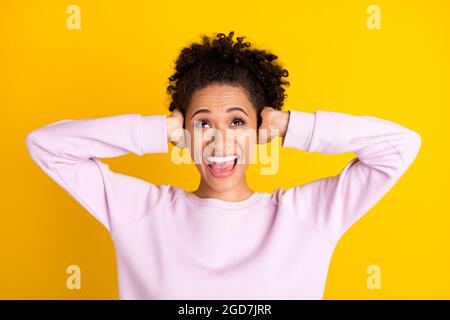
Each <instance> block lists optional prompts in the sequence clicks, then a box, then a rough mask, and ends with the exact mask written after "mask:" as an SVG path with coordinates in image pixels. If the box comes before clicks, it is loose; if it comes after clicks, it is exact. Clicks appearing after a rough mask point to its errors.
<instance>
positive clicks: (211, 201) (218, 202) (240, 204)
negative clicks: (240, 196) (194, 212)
mask: <svg viewBox="0 0 450 320" xmlns="http://www.w3.org/2000/svg"><path fill="white" fill-rule="evenodd" d="M186 196H187V197H188V198H189V199H190V200H191V201H192V202H194V203H195V204H197V205H199V206H214V207H220V208H225V209H241V208H245V207H248V206H251V205H252V204H254V203H255V202H256V201H258V200H259V199H260V198H261V196H262V193H261V192H253V194H252V195H251V196H250V197H248V198H247V199H244V200H240V201H226V200H222V199H217V198H200V197H199V196H197V195H196V194H195V193H193V192H186Z"/></svg>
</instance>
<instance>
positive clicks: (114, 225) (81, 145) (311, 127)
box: [26, 110, 421, 299]
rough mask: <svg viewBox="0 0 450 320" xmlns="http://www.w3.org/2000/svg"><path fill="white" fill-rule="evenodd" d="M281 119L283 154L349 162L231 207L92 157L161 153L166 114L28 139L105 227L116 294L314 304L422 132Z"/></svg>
mask: <svg viewBox="0 0 450 320" xmlns="http://www.w3.org/2000/svg"><path fill="white" fill-rule="evenodd" d="M289 112H290V120H289V124H288V129H287V133H286V136H285V137H284V139H283V140H282V146H283V147H286V148H295V149H298V150H304V151H306V152H320V153H326V154H337V153H344V152H354V153H355V154H356V155H357V157H355V158H354V159H353V160H351V161H350V162H349V163H347V165H346V166H345V167H344V168H343V169H342V171H341V172H340V173H339V174H337V175H335V176H330V177H325V178H321V179H318V180H315V181H311V182H309V183H306V184H303V185H298V186H294V187H292V188H288V189H283V188H277V189H276V190H274V191H273V193H266V192H255V193H253V195H252V196H250V197H249V198H247V199H245V200H242V201H237V202H229V201H225V200H220V199H215V198H200V197H198V196H196V195H195V194H194V193H192V192H187V191H185V190H184V189H182V188H179V187H174V186H170V185H166V184H162V185H154V184H152V183H150V182H148V181H144V180H141V179H138V178H136V177H132V176H128V175H124V174H121V173H118V172H114V171H112V170H111V169H110V168H109V166H108V165H107V164H105V163H104V162H102V161H101V160H100V158H103V157H106V158H110V157H117V156H120V155H124V154H126V153H129V152H132V153H134V154H137V155H139V156H142V155H143V154H146V153H168V142H167V132H166V116H165V115H147V116H143V115H140V114H122V115H116V116H109V117H103V118H86V119H79V120H62V121H58V122H55V123H52V124H49V125H46V126H44V127H41V128H39V129H36V130H34V131H32V132H30V133H29V134H28V135H27V138H26V142H27V147H28V151H29V153H30V155H31V157H32V159H33V160H34V161H35V162H36V163H37V164H38V165H39V167H40V168H41V169H42V170H43V171H44V172H45V173H46V174H47V175H48V176H50V178H52V179H53V180H54V181H55V182H56V183H58V184H59V185H60V186H61V187H62V188H64V189H65V190H66V191H67V192H68V193H69V194H70V195H71V196H72V197H73V198H75V200H77V201H78V202H79V203H80V204H81V205H82V206H83V207H84V208H85V209H86V210H87V211H89V212H90V213H91V214H92V215H93V216H94V217H95V218H96V219H98V220H99V221H100V222H101V223H102V224H103V225H104V226H105V227H106V228H107V229H108V231H109V233H110V235H111V238H112V240H113V242H114V246H115V250H116V255H117V268H118V278H119V297H120V299H322V298H323V292H324V287H325V282H326V278H327V273H328V267H329V263H330V259H331V257H332V254H333V250H334V248H335V246H336V244H337V242H338V241H339V239H340V237H341V236H342V235H343V234H344V232H345V231H346V230H348V229H349V228H350V226H352V224H354V223H355V222H356V221H357V220H358V219H360V218H361V216H363V215H364V214H365V213H366V212H368V210H370V208H371V207H372V206H374V204H375V203H376V202H377V201H379V200H380V199H381V198H382V197H383V195H385V194H386V193H387V191H388V190H389V189H390V188H391V187H392V186H393V185H394V184H395V182H396V181H397V180H398V179H399V178H400V177H401V176H402V174H403V173H404V172H405V170H406V169H407V168H408V167H409V166H410V164H411V163H412V162H413V161H414V159H415V158H416V156H417V154H418V151H419V149H420V146H421V137H420V135H419V134H418V133H417V132H415V131H413V130H411V129H408V128H406V127H403V126H401V125H399V124H396V123H393V122H390V121H386V120H382V119H379V118H375V117H369V116H355V115H350V114H345V113H339V112H332V111H320V110H318V111H315V112H301V111H294V110H290V111H289ZM49 201H50V199H49Z"/></svg>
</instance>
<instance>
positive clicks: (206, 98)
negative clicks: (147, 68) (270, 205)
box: [167, 84, 289, 201]
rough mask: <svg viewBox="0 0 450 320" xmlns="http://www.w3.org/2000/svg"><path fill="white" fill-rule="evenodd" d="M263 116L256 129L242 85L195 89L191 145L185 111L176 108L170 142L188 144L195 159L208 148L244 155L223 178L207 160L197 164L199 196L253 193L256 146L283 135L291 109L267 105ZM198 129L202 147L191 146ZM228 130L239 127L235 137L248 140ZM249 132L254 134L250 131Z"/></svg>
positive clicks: (235, 196) (232, 198)
mask: <svg viewBox="0 0 450 320" xmlns="http://www.w3.org/2000/svg"><path fill="white" fill-rule="evenodd" d="M261 118H262V123H261V126H260V127H259V128H257V113H256V110H255V108H254V107H253V105H252V103H251V102H250V100H249V99H248V96H247V94H246V92H245V90H244V89H243V88H242V87H238V86H231V85H226V84H211V85H209V86H207V87H205V88H203V89H200V90H197V91H196V92H194V94H193V96H192V99H191V103H190V105H189V107H188V108H187V111H186V124H185V129H186V130H187V131H188V132H189V136H188V139H190V143H189V144H186V142H184V143H183V141H186V140H183V139H184V138H186V136H185V135H184V134H182V129H183V123H184V117H183V114H182V113H181V112H180V111H179V110H174V111H173V112H172V114H171V115H170V116H168V117H167V136H168V141H169V142H170V143H172V144H173V145H176V146H179V147H189V149H190V152H191V156H192V158H193V159H195V158H194V154H195V153H196V152H197V154H198V155H200V157H201V154H202V152H204V151H205V148H207V147H208V148H211V150H214V151H213V152H215V155H228V154H230V152H232V153H233V154H238V155H239V156H240V157H241V160H240V162H239V163H238V164H237V166H238V167H237V168H236V171H235V172H234V173H233V174H232V175H231V176H229V177H224V178H217V177H214V176H212V175H211V173H210V172H209V170H208V168H207V164H206V163H205V162H204V161H202V162H201V163H196V167H197V169H198V170H199V172H200V175H201V181H200V184H199V186H198V188H197V190H195V191H194V193H195V194H196V195H197V196H199V197H201V198H216V199H221V200H225V201H241V200H245V199H247V198H249V197H250V196H251V195H252V194H253V193H254V191H253V190H251V189H250V188H249V186H248V183H247V180H246V177H245V172H246V170H247V168H248V165H249V163H250V162H251V159H252V156H253V151H254V148H255V145H256V144H257V143H259V144H264V143H268V142H270V141H271V140H272V139H274V138H276V137H277V136H281V137H284V136H285V134H286V130H287V126H288V123H289V112H287V111H280V110H276V109H273V108H271V107H265V108H264V109H263V110H262V111H261ZM196 126H197V127H196ZM195 128H197V130H200V131H201V132H202V134H203V135H202V139H201V148H197V149H196V148H193V147H190V146H194V145H195V144H194V129H195ZM211 128H213V129H215V130H220V132H222V134H223V135H222V137H223V139H221V141H217V140H216V139H212V138H211V135H208V132H210V131H212V130H208V129H211ZM239 129H242V130H239ZM257 129H258V130H257ZM271 129H272V130H271ZM273 129H275V130H273ZM226 130H238V131H235V133H236V136H237V135H241V137H243V136H242V135H245V138H246V139H245V143H243V142H242V141H241V142H239V141H238V139H233V138H226V137H227V136H228V137H229V135H226ZM200 131H197V132H200ZM241 131H242V133H241ZM250 132H253V133H254V135H251V134H249V133H250Z"/></svg>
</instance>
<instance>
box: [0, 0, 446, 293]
mask: <svg viewBox="0 0 450 320" xmlns="http://www.w3.org/2000/svg"><path fill="white" fill-rule="evenodd" d="M449 3H450V2H448V1H411V0H407V1H406V0H405V1H376V2H373V1H356V0H355V1H308V2H306V1H266V0H258V1H242V0H239V1H234V0H232V1H221V2H217V3H216V2H212V1H194V0H192V1H106V0H102V1H82V0H76V1H75V0H74V1H31V0H30V1H13V0H10V1H5V0H3V1H1V2H0V32H1V33H0V106H1V108H0V110H1V126H0V130H1V137H2V139H1V141H2V146H1V148H2V157H1V158H0V161H1V163H0V166H1V168H3V169H2V173H1V177H2V179H1V182H2V183H1V184H0V187H1V193H0V194H1V198H2V200H1V202H0V205H1V209H0V210H1V221H0V225H1V232H0V298H3V299H12V298H22V299H31V298H38V299H46V298H54V299H90V298H99V299H116V298H117V297H118V293H117V280H116V277H117V270H116V264H115V256H114V248H113V244H112V241H111V239H110V237H109V234H108V233H107V231H106V229H104V228H103V227H102V226H101V225H100V224H99V223H98V222H97V221H96V220H95V219H94V218H93V217H92V216H91V215H90V214H89V213H88V212H87V211H85V210H84V209H83V208H82V207H81V205H79V204H78V203H77V202H76V201H75V200H73V199H72V198H71V197H70V196H69V195H68V194H66V193H65V191H64V190H63V189H62V188H60V187H59V186H58V185H57V184H56V183H55V182H53V181H52V180H50V178H49V177H48V176H46V175H45V174H44V173H43V172H42V171H41V170H40V169H39V168H38V167H37V165H36V164H35V163H34V162H32V160H31V158H30V157H29V156H28V154H27V150H26V147H25V136H26V134H27V133H28V132H29V131H31V130H32V129H35V128H37V127H40V126H43V125H44V124H48V123H50V122H54V121H58V120H62V119H75V118H80V117H100V116H107V115H113V114H122V113H135V112H137V113H141V114H148V115H150V114H162V113H164V114H169V112H168V109H167V108H168V102H169V99H168V96H167V95H166V86H167V84H168V80H167V78H168V77H169V76H170V74H171V73H172V71H173V63H174V60H175V58H176V57H177V55H178V53H179V51H180V49H181V48H182V47H183V46H185V45H187V44H188V43H189V42H191V41H198V40H199V39H200V37H199V35H200V34H202V33H206V34H211V33H212V32H223V33H228V31H230V30H234V31H235V32H236V35H238V36H241V35H244V36H246V40H247V41H250V42H252V43H253V44H254V45H256V46H259V47H263V48H266V49H268V50H272V51H273V52H274V53H275V54H277V55H278V56H279V59H280V61H281V62H282V63H283V64H284V66H285V67H286V68H287V69H288V70H289V72H290V76H289V80H290V81H291V87H290V88H288V91H287V93H288V95H289V97H288V99H287V101H286V104H285V110H288V109H296V110H304V111H314V110H317V109H322V110H331V111H339V112H347V113H352V114H356V115H370V116H376V117H380V118H384V119H388V120H391V121H395V122H398V123H400V124H402V125H404V126H406V127H410V128H412V129H414V130H416V131H418V132H419V133H420V134H421V136H422V139H423V145H422V149H421V151H420V153H419V155H418V157H417V159H416V161H415V162H414V163H413V164H412V166H411V167H410V168H409V170H408V171H407V172H406V173H405V175H404V176H403V177H402V178H401V179H400V181H399V182H398V183H397V184H396V185H395V186H394V188H393V189H391V190H390V191H389V193H388V194H387V195H386V196H385V197H384V198H383V199H382V200H381V201H380V202H379V203H378V204H377V205H376V206H375V207H374V208H373V209H372V210H371V211H370V212H369V213H368V214H367V215H366V216H365V217H363V218H362V219H361V220H360V221H359V222H357V223H356V224H355V225H354V226H353V228H351V230H349V231H348V232H347V233H346V234H345V236H344V237H343V238H342V239H341V241H340V243H339V245H338V247H337V249H336V251H335V253H334V256H333V260H332V263H331V266H330V271H329V275H328V281H327V285H326V290H325V296H324V298H325V299H347V298H356V299H393V298H413V299H417V298H425V299H430V298H438V299H449V298H450V255H449V245H450V236H449V234H450V210H449V209H450V208H449V202H448V200H449V198H450V193H449V191H450V188H449V183H450V171H449V169H450V161H449V156H450V152H449V143H448V139H449V137H450V133H449V130H450V125H449V119H450V117H449V112H450V111H449V106H450V104H449V102H450V101H449V100H450V93H449V91H450V90H449V89H450V81H449V74H450V73H449V71H450V46H449V43H450V42H449V38H448V36H449V32H450V24H449V21H450V19H449V18H448V17H449V15H450V5H449ZM70 4H77V5H78V6H79V7H80V9H81V30H69V29H68V28H67V27H66V20H67V18H68V16H69V14H67V13H66V8H67V7H68V6H69V5H70ZM371 4H376V5H378V6H379V7H380V8H381V29H380V30H369V29H368V28H367V26H366V20H367V18H368V16H369V15H368V14H367V12H366V10H367V7H368V6H369V5H371ZM281 156H282V159H281V168H280V171H279V173H278V174H277V175H276V176H259V175H258V167H256V166H254V167H253V168H251V169H250V170H249V174H248V178H249V182H250V185H251V187H252V188H254V189H255V190H256V191H272V190H274V189H275V188H276V187H279V186H282V187H286V188H288V187H291V186H294V185H297V184H302V183H305V182H308V181H310V180H313V179H317V178H320V177H324V176H329V175H334V174H336V173H338V172H339V171H340V170H341V169H342V168H343V167H344V165H345V164H346V163H347V162H348V161H350V160H351V159H352V158H353V157H354V154H352V153H347V154H341V155H322V154H317V153H313V154H308V153H306V152H303V151H298V150H282V155H281ZM104 161H105V162H107V163H109V164H110V166H111V168H112V169H113V170H114V171H119V172H122V173H126V174H129V175H134V176H137V177H139V178H142V179H146V180H148V181H151V182H153V183H155V184H161V183H169V184H173V185H177V186H182V187H185V188H187V189H188V190H193V189H194V188H195V187H196V186H197V183H198V181H199V175H198V173H197V171H196V170H195V168H194V167H193V166H187V165H184V166H176V165H174V164H172V163H171V161H170V157H169V156H168V155H165V154H151V155H145V156H143V157H138V156H136V155H134V154H129V155H125V156H123V157H119V158H109V159H105V160H104ZM292 254H295V253H292ZM71 264H76V265H79V266H80V267H81V272H82V280H81V290H68V289H67V288H66V278H67V276H68V275H67V274H66V273H65V271H66V267H67V266H68V265H71ZM372 264H375V265H378V266H380V268H381V277H382V278H381V282H382V288H381V289H380V290H369V289H368V288H367V286H366V280H367V277H368V274H367V273H366V268H367V266H369V265H372Z"/></svg>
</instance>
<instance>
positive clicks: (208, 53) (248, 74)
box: [167, 31, 290, 127]
mask: <svg viewBox="0 0 450 320" xmlns="http://www.w3.org/2000/svg"><path fill="white" fill-rule="evenodd" d="M214 34H215V35H216V36H215V37H214V38H213V39H210V38H209V37H208V36H206V35H201V36H202V40H203V41H202V43H191V44H190V46H188V47H184V48H183V49H182V50H181V53H180V55H179V56H178V58H177V60H176V62H175V72H174V73H173V74H172V76H171V77H169V86H168V87H167V93H168V94H169V95H171V98H172V101H171V103H170V106H169V110H170V111H173V110H175V109H178V110H180V111H181V112H182V114H183V115H185V114H186V110H187V107H188V106H189V104H190V101H191V98H192V94H193V93H194V91H195V90H199V89H202V88H204V87H206V86H208V85H209V84H213V83H217V84H229V85H233V86H240V87H242V88H243V89H244V90H245V92H246V93H247V96H248V98H249V100H250V102H251V103H252V104H253V106H254V107H255V109H256V112H257V115H258V127H259V126H260V124H261V115H260V111H261V110H262V109H263V108H264V107H265V106H270V107H272V108H274V109H277V110H281V108H282V106H283V102H284V99H285V97H287V94H286V93H285V88H284V87H283V86H285V85H286V86H289V85H290V83H289V82H288V81H286V80H284V79H283V77H287V76H288V75H289V72H288V71H287V70H286V69H283V68H282V67H281V66H280V64H279V63H276V61H275V60H276V59H278V56H276V55H275V54H273V53H270V52H267V51H266V50H259V49H255V48H250V45H251V44H250V42H243V40H244V37H237V39H236V40H237V41H236V42H234V41H233V35H234V31H230V33H229V34H228V36H226V35H225V34H223V33H214Z"/></svg>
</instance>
